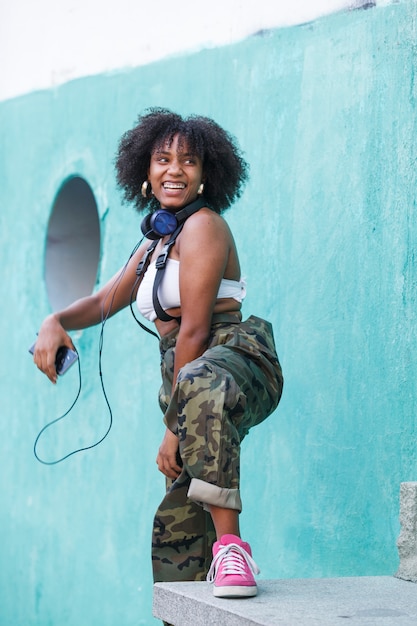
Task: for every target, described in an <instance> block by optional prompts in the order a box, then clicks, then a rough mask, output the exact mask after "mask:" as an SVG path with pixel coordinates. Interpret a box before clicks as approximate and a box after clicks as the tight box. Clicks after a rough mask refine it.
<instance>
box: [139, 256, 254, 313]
mask: <svg viewBox="0 0 417 626" xmlns="http://www.w3.org/2000/svg"><path fill="white" fill-rule="evenodd" d="M179 268H180V262H179V261H177V260H176V259H167V263H166V266H165V271H164V275H163V277H162V281H161V284H160V286H159V289H158V298H159V301H160V303H161V306H162V308H163V309H164V310H167V309H174V308H176V307H179V306H181V302H180V281H179ZM155 275H156V266H155V261H153V262H152V263H149V266H148V269H147V270H146V272H145V274H144V276H143V278H142V282H141V284H140V285H139V289H138V293H137V296H136V302H137V306H138V309H139V311H140V313H141V314H142V315H143V317H145V318H146V319H147V320H149V321H150V322H154V321H155V320H156V312H155V309H154V308H153V302H152V290H153V283H154V280H155ZM245 296H246V281H245V280H244V279H243V278H241V279H240V281H237V280H229V279H228V278H223V279H222V281H221V283H220V287H219V291H218V293H217V298H233V299H234V300H237V301H238V302H242V300H243V299H244V297H245Z"/></svg>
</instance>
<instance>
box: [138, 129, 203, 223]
mask: <svg viewBox="0 0 417 626" xmlns="http://www.w3.org/2000/svg"><path fill="white" fill-rule="evenodd" d="M179 144H180V145H179ZM148 179H149V182H150V183H151V186H152V191H153V193H154V195H155V197H156V198H157V200H158V201H159V203H160V205H161V207H163V208H165V209H172V210H175V211H177V210H179V209H181V208H182V207H184V206H185V205H187V204H189V203H190V202H193V201H194V200H195V199H196V198H197V192H198V188H199V186H200V184H201V183H202V182H203V164H202V161H201V159H200V158H199V157H198V156H197V155H195V154H190V152H189V148H188V146H187V144H186V143H185V142H184V143H182V142H180V141H179V136H178V135H174V137H173V140H172V142H171V143H169V141H167V142H165V143H164V144H163V145H162V146H161V147H159V148H156V149H155V150H154V151H153V152H152V154H151V162H150V166H149V170H148Z"/></svg>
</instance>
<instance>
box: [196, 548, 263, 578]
mask: <svg viewBox="0 0 417 626" xmlns="http://www.w3.org/2000/svg"><path fill="white" fill-rule="evenodd" d="M245 563H246V564H247V566H248V567H249V569H250V571H251V572H252V574H259V573H260V569H259V567H258V566H257V565H256V563H255V561H254V560H253V558H252V557H251V556H250V554H248V553H247V552H246V550H244V548H241V546H239V545H238V544H237V543H229V544H228V545H227V546H221V548H220V549H219V551H218V552H217V554H216V556H215V557H214V559H213V561H212V563H211V566H210V569H209V571H208V574H207V581H208V582H209V583H212V582H213V581H214V579H215V577H216V571H217V568H218V567H219V566H220V564H222V565H223V572H224V573H225V574H244V573H245Z"/></svg>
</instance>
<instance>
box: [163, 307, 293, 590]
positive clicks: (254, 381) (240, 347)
mask: <svg viewBox="0 0 417 626" xmlns="http://www.w3.org/2000/svg"><path fill="white" fill-rule="evenodd" d="M177 333H178V331H177V330H176V331H173V332H172V333H170V334H168V335H167V336H165V337H163V338H162V339H161V342H160V350H161V372H162V381H163V382H162V386H161V389H160V392H159V402H160V406H161V408H162V410H163V412H164V421H165V424H166V425H167V426H168V428H170V430H172V431H173V432H175V433H176V434H177V435H178V438H179V457H180V458H179V459H178V461H179V464H180V465H181V466H182V468H183V469H182V472H181V474H180V475H179V477H178V478H177V479H176V480H175V481H174V482H173V481H171V480H168V481H167V492H166V495H165V497H164V499H163V501H162V503H161V505H160V506H159V508H158V511H157V513H156V515H155V520H154V529H153V536H152V560H153V571H154V580H155V582H168V581H178V580H204V578H205V576H206V573H207V570H208V568H209V566H210V562H211V556H212V555H211V548H212V544H213V541H214V540H215V533H214V527H213V524H212V521H211V517H210V514H209V513H208V507H209V506H210V504H214V505H217V506H223V507H224V508H231V509H236V510H238V511H240V510H241V501H240V495H239V460H240V443H241V441H242V439H243V438H244V437H245V435H246V434H247V433H248V431H249V429H250V428H251V427H252V426H255V425H256V424H259V423H260V422H262V421H263V420H264V419H265V418H266V417H268V415H270V414H271V413H272V411H273V410H274V409H275V408H276V406H277V405H278V402H279V400H280V397H281V393H282V385H283V378H282V372H281V367H280V364H279V362H278V358H277V354H276V351H275V345H274V339H273V334H272V327H271V325H270V324H269V322H266V321H265V320H262V319H260V318H258V317H255V316H251V317H250V318H249V319H248V320H247V321H245V322H242V321H241V320H240V314H239V313H226V314H218V315H215V316H214V317H213V325H212V332H211V337H210V341H209V346H208V348H207V350H206V351H205V352H204V354H202V355H201V357H199V358H197V359H195V360H194V361H192V362H190V363H187V364H186V365H185V366H184V367H183V368H181V370H180V372H179V374H178V378H177V384H176V387H175V391H174V394H173V395H172V397H171V387H172V378H173V368H174V354H175V344H176V337H177Z"/></svg>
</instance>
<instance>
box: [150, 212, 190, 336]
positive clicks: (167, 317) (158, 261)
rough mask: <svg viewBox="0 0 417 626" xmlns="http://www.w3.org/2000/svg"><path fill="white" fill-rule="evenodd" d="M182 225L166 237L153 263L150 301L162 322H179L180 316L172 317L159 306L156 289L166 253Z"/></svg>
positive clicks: (160, 278)
mask: <svg viewBox="0 0 417 626" xmlns="http://www.w3.org/2000/svg"><path fill="white" fill-rule="evenodd" d="M183 226H184V223H182V224H180V225H179V226H178V228H177V229H176V230H175V231H174V232H173V233H172V235H171V237H170V238H169V239H168V241H167V242H166V244H165V245H164V247H163V249H162V252H161V254H160V255H159V256H158V258H157V259H156V263H155V266H156V275H155V280H154V283H153V290H152V302H153V308H154V309H155V313H156V316H157V318H158V319H159V320H161V321H162V322H170V321H171V320H176V321H177V322H178V324H179V323H180V322H181V318H180V317H173V316H172V315H169V313H167V312H166V311H164V309H163V308H162V306H161V303H160V302H159V298H158V289H159V285H160V284H161V281H162V277H163V275H164V271H165V267H166V264H167V259H168V255H169V253H170V250H171V248H172V246H173V245H174V243H175V240H176V238H177V237H178V235H179V234H180V232H181V230H182V227H183Z"/></svg>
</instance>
